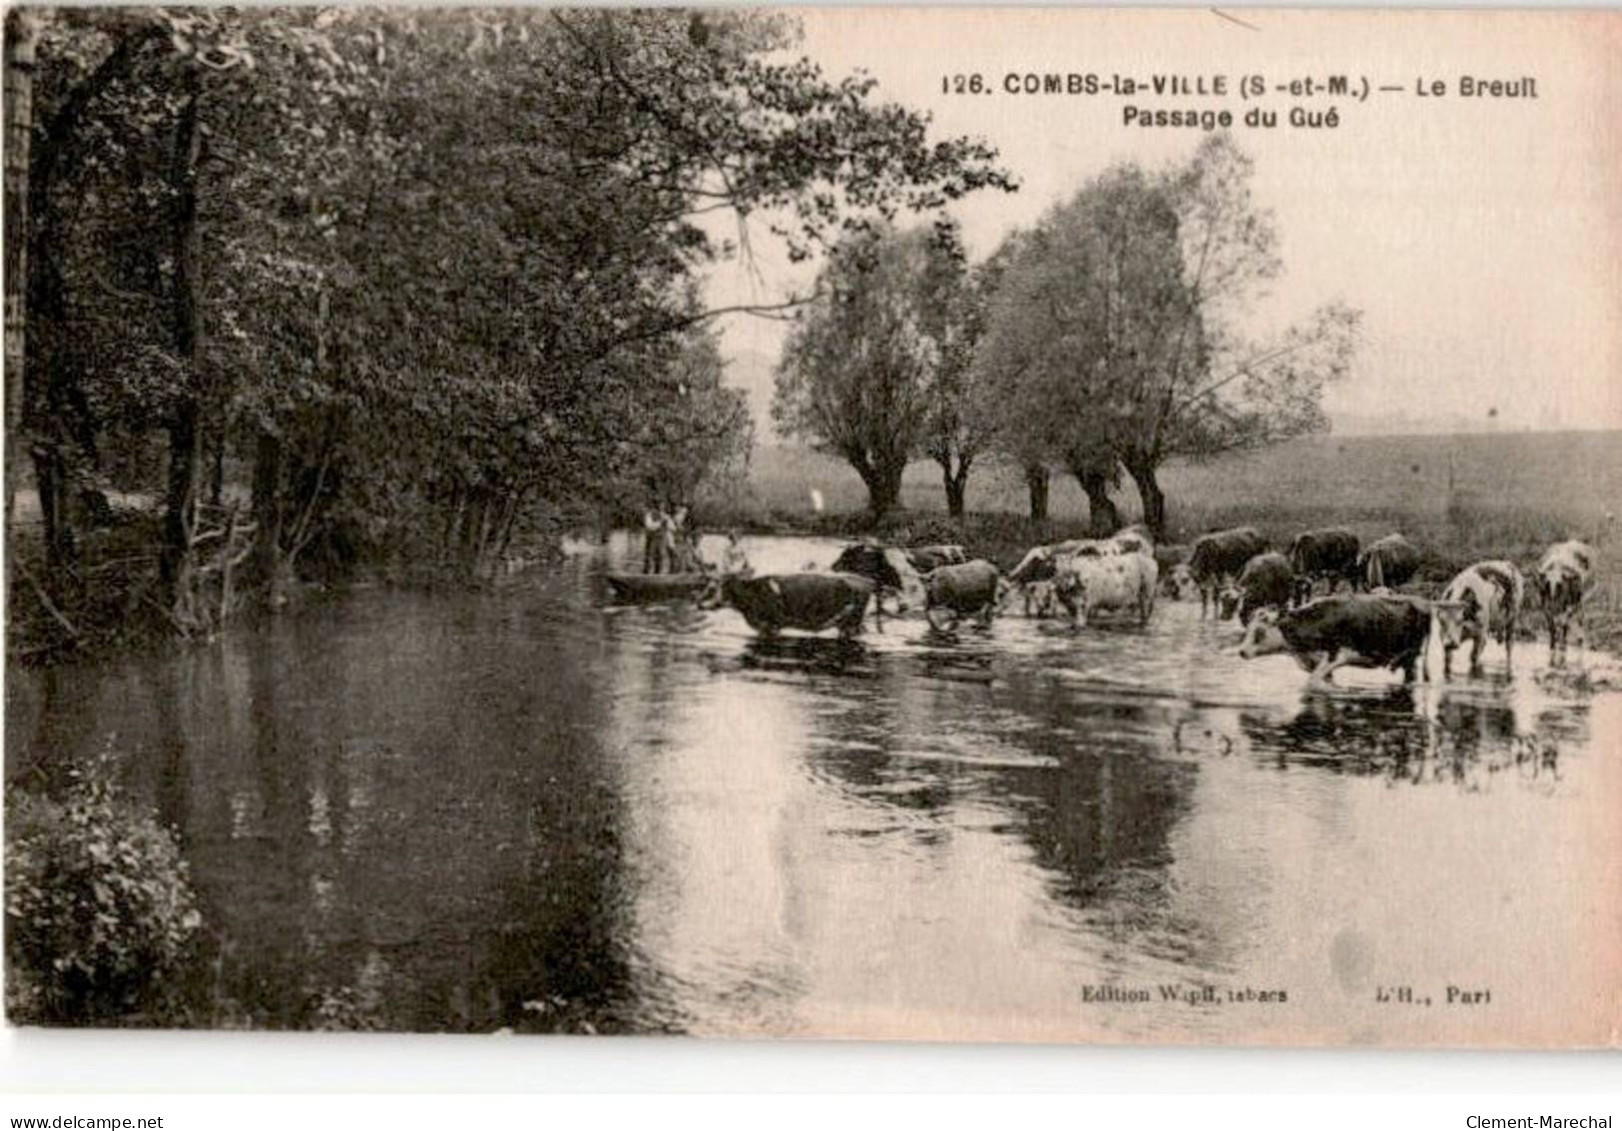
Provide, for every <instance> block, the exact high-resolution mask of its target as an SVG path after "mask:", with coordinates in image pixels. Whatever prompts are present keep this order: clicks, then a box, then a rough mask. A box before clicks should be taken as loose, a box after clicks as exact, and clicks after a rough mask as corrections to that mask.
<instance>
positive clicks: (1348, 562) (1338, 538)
mask: <svg viewBox="0 0 1622 1131" xmlns="http://www.w3.org/2000/svg"><path fill="white" fill-rule="evenodd" d="M1361 549H1362V543H1361V542H1359V541H1358V538H1357V535H1355V534H1353V533H1352V532H1351V531H1350V530H1345V529H1342V528H1341V527H1338V526H1336V527H1331V528H1329V529H1327V530H1308V531H1306V532H1304V533H1302V534H1297V535H1296V536H1295V540H1294V541H1293V542H1291V543H1290V568H1291V569H1293V570H1295V601H1296V603H1297V604H1302V603H1304V602H1305V601H1307V599H1308V598H1310V597H1311V596H1312V586H1313V583H1314V582H1316V581H1318V580H1319V579H1323V580H1325V581H1327V582H1329V592H1331V593H1333V592H1334V591H1335V587H1336V586H1337V585H1338V584H1339V583H1340V582H1342V581H1344V582H1345V583H1346V585H1347V588H1349V589H1353V590H1355V589H1356V588H1357V579H1358V578H1359V577H1360V576H1361V572H1360V571H1359V569H1358V567H1357V559H1358V551H1359V550H1361Z"/></svg>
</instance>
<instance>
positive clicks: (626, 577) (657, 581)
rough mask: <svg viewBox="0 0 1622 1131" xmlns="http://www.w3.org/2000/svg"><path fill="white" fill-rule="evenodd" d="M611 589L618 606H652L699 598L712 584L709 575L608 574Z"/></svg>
mask: <svg viewBox="0 0 1622 1131" xmlns="http://www.w3.org/2000/svg"><path fill="white" fill-rule="evenodd" d="M603 576H604V577H606V578H607V579H608V589H609V592H610V594H611V595H612V596H613V598H614V600H615V602H616V603H619V604H626V605H631V604H651V603H653V602H656V601H680V600H687V599H691V598H693V597H697V596H698V595H699V594H700V593H702V592H704V589H705V587H706V586H708V585H709V583H710V575H709V574H707V573H607V574H604V575H603Z"/></svg>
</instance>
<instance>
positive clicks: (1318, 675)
mask: <svg viewBox="0 0 1622 1131" xmlns="http://www.w3.org/2000/svg"><path fill="white" fill-rule="evenodd" d="M1361 659H1362V657H1361V656H1359V655H1358V654H1357V653H1356V652H1354V651H1352V650H1351V649H1350V648H1341V649H1339V650H1338V651H1337V652H1335V653H1334V656H1333V658H1331V657H1330V656H1329V655H1327V654H1326V655H1325V656H1324V659H1323V660H1322V662H1320V663H1319V664H1318V666H1317V668H1316V669H1314V671H1313V673H1312V679H1311V680H1310V681H1309V682H1311V683H1322V684H1329V683H1333V682H1334V675H1335V670H1336V669H1337V668H1344V667H1345V666H1346V665H1348V664H1355V663H1357V662H1358V661H1359V660H1361ZM1408 670H1409V671H1410V672H1412V670H1413V659H1412V657H1410V658H1409V660H1408Z"/></svg>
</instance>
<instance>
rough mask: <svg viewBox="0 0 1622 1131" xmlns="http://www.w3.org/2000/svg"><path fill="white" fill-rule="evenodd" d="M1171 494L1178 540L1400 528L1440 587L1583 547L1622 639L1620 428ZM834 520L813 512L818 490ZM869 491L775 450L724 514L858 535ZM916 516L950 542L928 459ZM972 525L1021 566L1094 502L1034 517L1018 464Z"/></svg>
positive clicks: (1279, 462)
mask: <svg viewBox="0 0 1622 1131" xmlns="http://www.w3.org/2000/svg"><path fill="white" fill-rule="evenodd" d="M1161 484H1162V486H1163V488H1164V489H1165V492H1166V497H1167V506H1168V511H1169V523H1168V527H1169V528H1168V532H1167V534H1168V540H1169V541H1173V542H1187V541H1189V540H1191V539H1192V538H1194V537H1196V536H1197V535H1199V534H1201V533H1203V532H1204V531H1207V530H1211V529H1218V528H1223V527H1228V526H1236V525H1241V524H1248V525H1252V526H1256V527H1258V528H1260V529H1261V530H1262V532H1263V533H1265V534H1267V535H1268V536H1269V537H1270V538H1272V539H1273V540H1274V541H1275V543H1281V542H1287V541H1288V539H1289V538H1290V537H1292V536H1293V535H1294V534H1295V533H1297V532H1298V531H1301V530H1304V529H1308V528H1312V527H1318V526H1327V525H1343V526H1347V527H1349V528H1350V529H1352V530H1353V531H1355V532H1356V533H1357V534H1358V535H1359V536H1360V537H1362V538H1363V539H1365V540H1369V539H1372V538H1377V537H1380V536H1382V535H1385V534H1389V533H1391V532H1392V531H1401V532H1402V533H1403V534H1405V535H1407V536H1408V537H1409V538H1410V539H1412V540H1413V541H1414V542H1415V543H1416V544H1418V545H1419V546H1420V547H1421V548H1422V549H1423V550H1424V551H1425V555H1426V563H1425V568H1424V570H1423V575H1422V576H1423V578H1424V582H1425V584H1426V585H1429V586H1434V585H1437V584H1439V583H1441V582H1445V580H1446V579H1447V578H1448V577H1451V576H1452V574H1453V573H1454V572H1456V571H1457V570H1458V569H1461V568H1463V567H1464V566H1465V565H1468V564H1469V563H1470V562H1473V561H1478V560H1480V559H1483V558H1509V559H1511V560H1513V561H1516V562H1518V563H1520V564H1521V565H1522V566H1523V567H1525V566H1529V565H1531V564H1533V563H1535V562H1536V560H1537V558H1538V556H1539V555H1540V554H1541V553H1542V551H1543V550H1544V549H1545V548H1546V547H1547V546H1549V545H1550V544H1551V543H1553V542H1556V541H1560V540H1562V539H1565V538H1581V539H1583V540H1584V541H1586V542H1588V543H1590V544H1591V545H1593V546H1595V547H1596V548H1597V549H1599V550H1600V556H1601V566H1600V570H1599V574H1600V577H1599V591H1598V592H1596V593H1595V594H1594V597H1593V600H1592V603H1591V617H1590V620H1591V625H1592V628H1593V630H1594V634H1595V635H1596V636H1597V637H1604V638H1605V639H1606V640H1608V641H1609V642H1610V643H1611V644H1612V645H1613V646H1614V645H1615V644H1617V643H1618V642H1622V562H1619V561H1618V557H1619V552H1622V539H1616V538H1615V536H1614V531H1613V525H1614V517H1613V516H1614V511H1615V510H1616V508H1617V505H1618V500H1619V499H1622V432H1567V433H1515V434H1506V435H1477V434H1472V435H1463V434H1460V435H1449V436H1356V437H1345V438H1341V437H1334V436H1317V437H1309V438H1306V439H1302V440H1297V441H1293V442H1291V443H1288V444H1282V445H1279V446H1278V447H1275V448H1270V449H1268V450H1265V451H1261V452H1254V453H1247V454H1243V455H1236V456H1229V457H1224V458H1221V459H1217V460H1212V461H1209V462H1205V463H1199V464H1174V465H1171V466H1168V467H1167V468H1166V469H1165V472H1164V474H1163V475H1162V478H1161ZM813 488H814V489H816V490H817V491H819V492H820V493H821V495H822V499H823V504H824V513H823V514H822V515H818V514H816V513H815V512H814V511H813V509H812V502H811V491H812V489H813ZM1116 502H1117V504H1118V505H1119V506H1120V508H1121V512H1122V514H1123V516H1124V517H1125V518H1126V521H1128V522H1131V521H1134V520H1135V519H1136V517H1137V515H1138V510H1139V508H1138V503H1137V493H1136V491H1135V490H1134V489H1133V487H1132V485H1131V482H1130V481H1129V480H1128V481H1123V483H1122V487H1121V489H1120V490H1119V491H1117V492H1116ZM866 505H867V495H866V491H865V489H864V488H863V486H862V483H861V480H860V479H859V478H857V476H856V474H855V472H854V471H852V470H851V469H850V468H848V467H847V466H845V465H844V464H842V463H839V462H838V461H836V460H833V459H831V458H828V457H825V456H821V455H818V454H816V453H814V452H809V451H805V450H800V449H791V448H776V447H763V448H760V449H758V450H757V451H756V452H755V454H754V457H753V459H752V461H751V466H750V473H749V477H748V481H747V483H746V484H734V485H732V489H731V490H730V491H729V492H728V498H727V500H726V501H725V503H724V504H721V509H722V510H724V511H726V512H728V518H730V519H731V520H733V521H739V522H743V523H746V524H748V525H750V526H754V527H757V528H773V527H776V528H789V529H795V528H799V529H807V528H809V529H821V530H829V531H835V530H837V531H841V532H851V531H855V530H857V529H860V528H861V526H862V523H863V519H862V517H861V516H862V512H863V511H864V509H865V507H866ZM902 505H903V507H904V509H905V511H906V514H905V515H904V516H902V517H901V518H899V519H896V520H892V523H891V524H890V525H898V524H899V525H906V526H909V527H910V528H911V529H912V530H914V531H925V530H927V531H929V532H930V533H929V537H930V540H933V539H934V538H935V537H936V536H938V535H940V534H942V533H949V532H950V531H943V528H942V526H941V523H942V522H943V521H944V519H945V496H944V492H943V491H942V487H941V480H940V474H939V470H938V469H937V468H936V466H935V465H934V464H933V463H928V462H921V463H917V464H914V465H913V466H912V467H910V468H909V469H908V471H907V476H906V479H905V480H904V482H903V486H902ZM968 509H969V512H970V516H969V520H968V521H967V522H966V523H965V524H964V525H963V527H962V528H961V532H960V537H961V540H963V541H965V542H967V543H969V545H970V548H971V550H973V551H975V552H977V553H978V554H980V555H981V556H985V557H989V558H991V559H992V560H995V561H998V562H999V564H1001V565H1003V566H1004V568H1007V567H1008V566H1009V565H1011V564H1012V563H1013V561H1014V560H1017V557H1018V553H1019V552H1020V551H1021V550H1022V549H1023V548H1024V547H1026V546H1029V545H1031V544H1033V543H1035V542H1037V541H1039V540H1042V539H1044V538H1048V537H1056V536H1069V535H1071V534H1074V533H1080V532H1081V531H1082V527H1084V526H1085V523H1086V517H1087V500H1086V496H1085V495H1083V494H1082V493H1081V491H1080V489H1079V488H1078V487H1077V486H1076V484H1075V481H1074V480H1073V479H1072V478H1070V477H1069V476H1064V477H1062V478H1056V479H1055V480H1054V483H1053V491H1052V498H1051V501H1050V512H1051V513H1050V519H1051V521H1050V524H1049V527H1048V528H1047V529H1046V530H1041V531H1038V530H1033V529H1031V527H1030V524H1029V523H1028V522H1025V521H1024V517H1023V516H1024V515H1025V514H1026V510H1027V502H1026V494H1025V486H1024V483H1023V481H1022V479H1021V478H1020V476H1019V474H1018V471H1017V469H1014V468H1011V467H1007V466H996V465H991V464H987V465H983V466H981V467H977V468H976V469H975V470H974V473H973V475H972V476H971V478H970V481H969V491H968Z"/></svg>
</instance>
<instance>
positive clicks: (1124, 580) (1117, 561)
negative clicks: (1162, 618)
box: [1053, 553, 1160, 625]
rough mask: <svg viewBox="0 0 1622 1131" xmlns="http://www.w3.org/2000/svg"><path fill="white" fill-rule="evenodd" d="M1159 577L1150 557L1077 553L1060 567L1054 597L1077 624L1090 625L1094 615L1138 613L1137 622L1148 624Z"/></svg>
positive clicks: (1137, 554) (1054, 587)
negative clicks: (1122, 612)
mask: <svg viewBox="0 0 1622 1131" xmlns="http://www.w3.org/2000/svg"><path fill="white" fill-rule="evenodd" d="M1159 574H1160V570H1159V567H1157V566H1156V565H1155V559H1154V557H1153V556H1152V555H1151V554H1143V553H1125V554H1123V553H1115V554H1105V555H1102V556H1098V557H1094V556H1092V555H1090V554H1078V555H1076V556H1074V557H1071V558H1067V559H1065V561H1064V562H1062V563H1061V564H1060V566H1059V570H1058V572H1057V574H1055V576H1054V578H1053V595H1054V596H1055V597H1057V598H1058V599H1059V601H1060V602H1061V603H1062V604H1063V605H1064V607H1065V608H1066V609H1067V610H1068V611H1069V613H1070V615H1071V616H1072V617H1074V618H1076V623H1077V624H1081V625H1085V624H1087V623H1088V622H1089V621H1091V620H1092V618H1093V615H1094V614H1095V613H1099V612H1117V611H1133V612H1136V613H1137V615H1138V623H1139V624H1148V623H1149V617H1150V615H1151V614H1152V613H1153V612H1154V610H1155V582H1156V581H1157V580H1158V578H1159Z"/></svg>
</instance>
